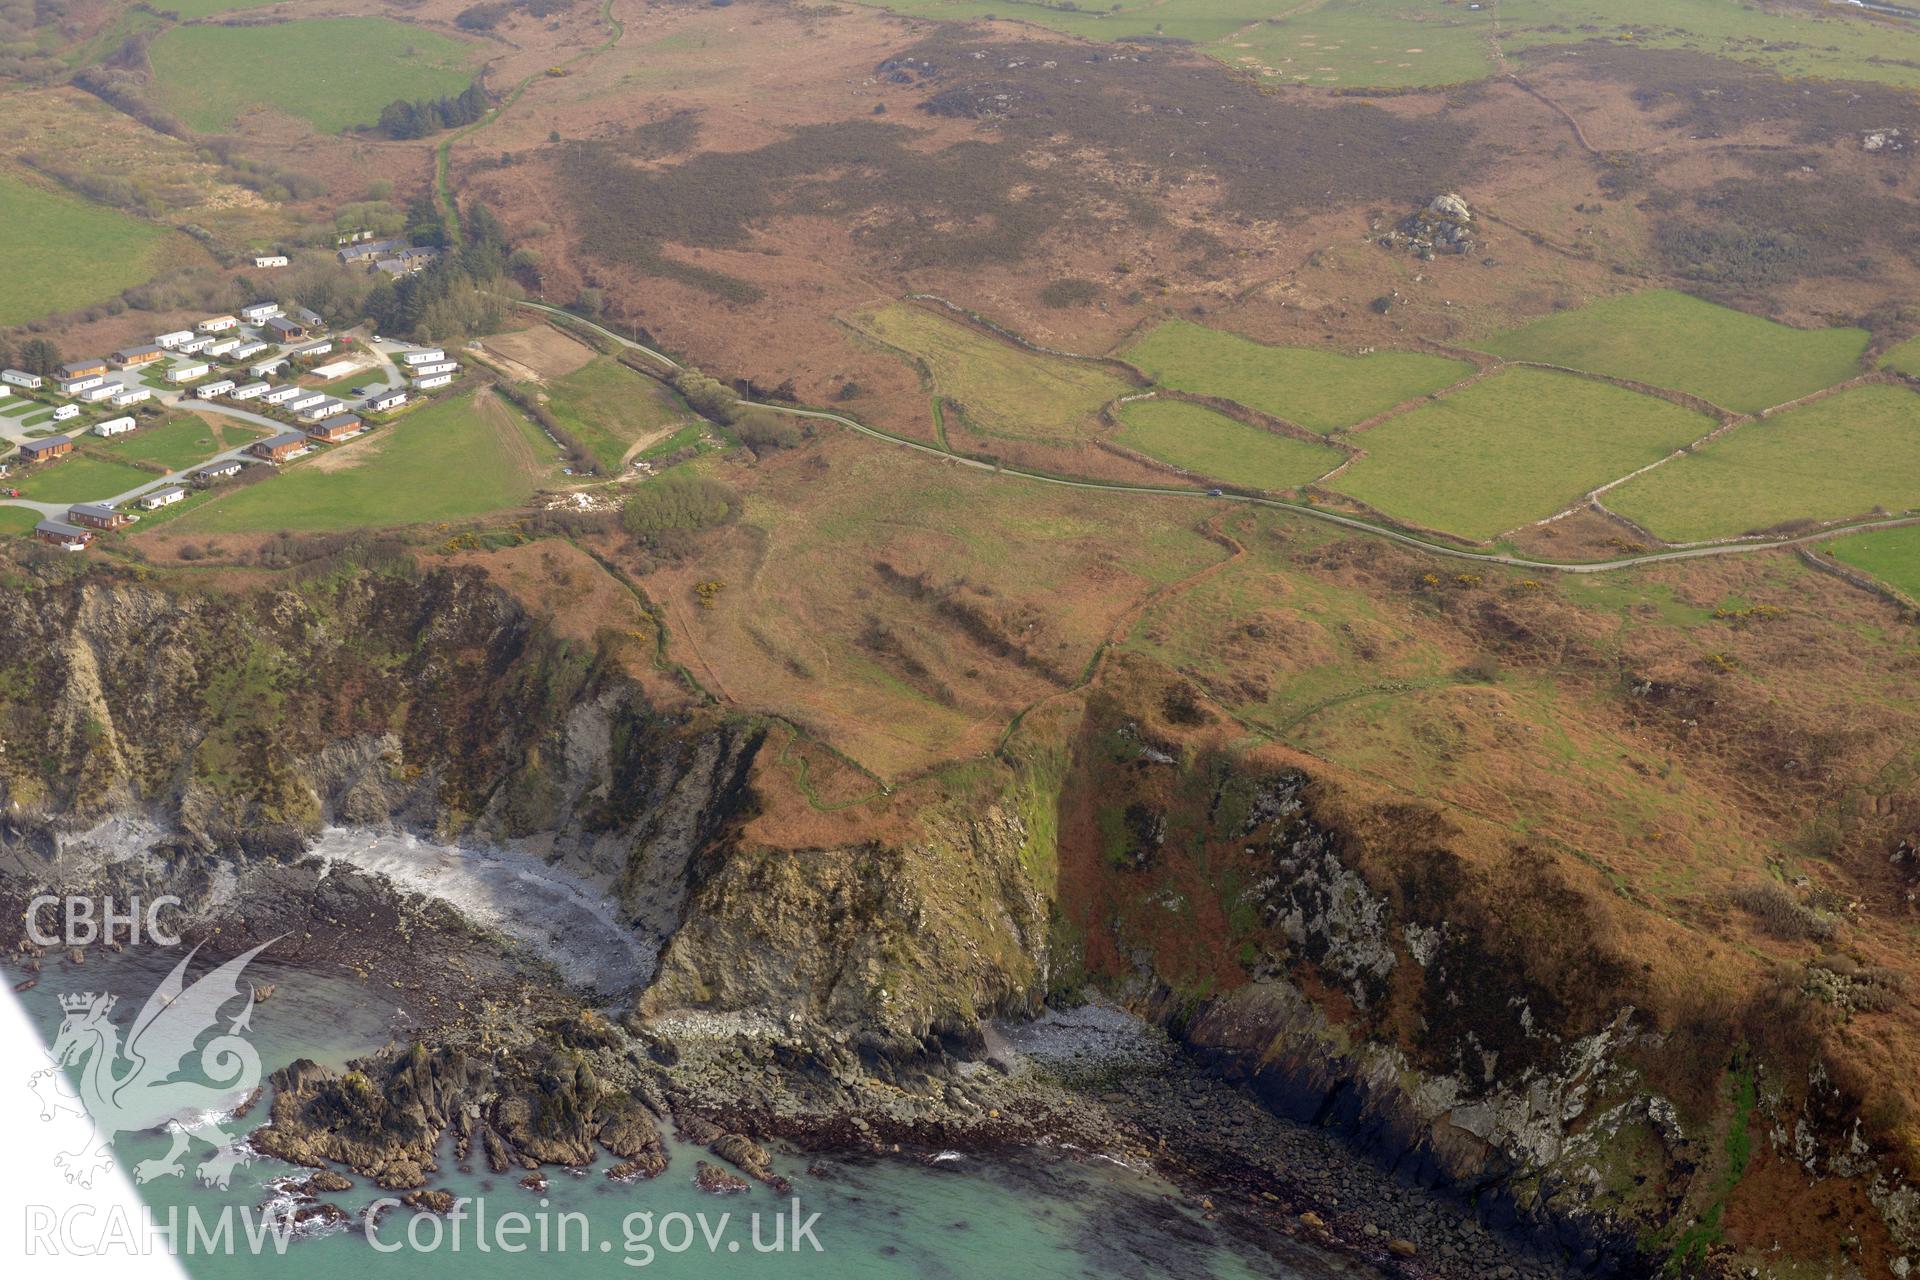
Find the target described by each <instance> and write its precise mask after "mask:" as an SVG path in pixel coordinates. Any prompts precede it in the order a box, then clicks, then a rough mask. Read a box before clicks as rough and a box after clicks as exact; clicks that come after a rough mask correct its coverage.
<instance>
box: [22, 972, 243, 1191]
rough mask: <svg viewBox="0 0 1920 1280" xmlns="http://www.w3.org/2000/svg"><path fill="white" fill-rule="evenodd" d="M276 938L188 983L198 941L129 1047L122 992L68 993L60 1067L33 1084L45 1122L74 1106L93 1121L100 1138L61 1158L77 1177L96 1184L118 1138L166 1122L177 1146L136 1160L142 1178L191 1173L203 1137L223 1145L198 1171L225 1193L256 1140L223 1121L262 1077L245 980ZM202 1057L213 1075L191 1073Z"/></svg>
mask: <svg viewBox="0 0 1920 1280" xmlns="http://www.w3.org/2000/svg"><path fill="white" fill-rule="evenodd" d="M276 941H278V939H272V940H270V941H268V942H263V943H261V944H260V945H259V946H257V947H255V948H254V949H253V950H251V951H248V952H246V953H245V954H243V955H239V956H236V957H234V958H233V959H232V960H229V961H228V962H227V963H225V964H223V965H221V966H220V967H219V968H217V969H215V970H214V971H213V972H211V973H209V974H207V975H206V976H205V977H202V978H201V979H199V980H198V981H197V982H195V983H194V984H193V985H192V986H187V985H186V972H187V966H188V965H189V964H190V963H191V962H192V961H193V957H194V955H195V953H197V952H198V951H199V948H198V947H195V948H194V949H193V951H190V952H188V953H187V955H186V958H185V959H183V960H181V961H180V963H179V964H177V965H175V966H174V968H173V972H172V973H170V974H168V975H167V977H166V979H165V981H163V982H161V984H160V985H159V986H158V987H157V988H155V990H154V992H153V994H152V995H151V996H149V997H147V1002H146V1004H145V1005H143V1006H142V1007H141V1009H140V1014H139V1016H138V1017H136V1018H135V1019H134V1020H133V1024H132V1026H130V1027H129V1028H128V1029H127V1033H126V1043H125V1044H124V1045H123V1044H122V1043H121V1040H120V1028H119V1027H117V1026H115V1025H114V1023H113V1021H112V1019H111V1018H110V1016H109V1015H110V1014H111V1013H112V1012H113V1006H114V1004H115V1002H116V999H117V997H115V996H111V995H107V994H105V993H96V992H92V991H87V992H80V993H76V994H71V995H63V996H61V997H60V1005H61V1008H62V1009H64V1010H65V1011H66V1017H65V1018H64V1019H63V1020H62V1021H61V1023H60V1032H59V1034H58V1035H57V1036H55V1037H54V1041H53V1051H52V1057H53V1065H52V1066H50V1067H47V1068H46V1069H44V1070H42V1071H37V1072H35V1073H34V1074H33V1076H32V1077H31V1078H30V1079H29V1081H28V1083H29V1085H30V1086H31V1087H32V1088H33V1089H34V1090H35V1092H37V1093H38V1094H39V1095H40V1118H41V1119H42V1120H51V1119H52V1118H53V1114H54V1112H55V1110H66V1111H73V1112H76V1113H78V1114H80V1115H82V1116H84V1117H87V1118H89V1119H91V1120H92V1122H93V1135H92V1137H91V1138H89V1139H88V1140H87V1141H86V1142H84V1143H82V1144H81V1146H80V1149H79V1150H77V1151H70V1152H66V1153H64V1154H62V1155H60V1156H58V1157H56V1158H55V1160H54V1164H55V1165H56V1166H57V1167H58V1168H60V1169H63V1170H64V1171H65V1173H66V1178H67V1181H69V1182H72V1183H75V1184H77V1185H79V1186H82V1187H91V1186H92V1185H93V1179H94V1177H95V1176H96V1175H97V1174H99V1173H100V1172H102V1171H103V1170H106V1169H109V1168H111V1167H112V1166H113V1141H114V1139H115V1138H117V1137H118V1136H119V1135H120V1134H123V1133H137V1132H145V1131H151V1130H154V1129H160V1128H165V1129H166V1130H167V1132H168V1133H169V1134H170V1135H171V1137H172V1146H171V1148H170V1149H169V1150H168V1151H167V1153H166V1154H165V1155H163V1156H160V1157H159V1158H157V1159H153V1160H142V1161H140V1162H139V1163H137V1164H135V1165H134V1166H133V1171H132V1172H133V1176H134V1179H135V1180H136V1181H139V1182H151V1181H152V1180H153V1179H155V1178H164V1177H178V1176H181V1175H182V1174H183V1173H184V1172H185V1169H184V1167H183V1165H182V1164H181V1157H182V1156H184V1155H186V1154H187V1152H188V1151H189V1149H191V1147H192V1145H193V1143H194V1141H195V1140H198V1141H200V1142H202V1143H205V1144H207V1145H208V1146H211V1147H212V1148H213V1152H212V1154H211V1155H209V1156H208V1157H207V1158H206V1159H205V1160H204V1161H202V1162H201V1164H200V1165H199V1167H198V1169H197V1170H196V1172H197V1173H198V1175H199V1179H200V1181H201V1182H203V1183H205V1184H206V1185H208V1186H210V1187H218V1188H221V1189H222V1190H224V1189H225V1188H226V1186H227V1183H228V1180H229V1179H231V1178H232V1177H233V1171H234V1169H235V1168H236V1167H238V1166H239V1165H242V1164H246V1163H247V1162H248V1161H249V1160H251V1159H252V1153H251V1152H250V1151H249V1150H248V1149H247V1147H246V1146H245V1145H244V1144H242V1143H240V1142H238V1141H236V1140H235V1139H234V1138H232V1137H230V1136H229V1135H228V1134H227V1132H226V1131H225V1130H224V1129H222V1128H221V1127H220V1126H221V1123H222V1122H223V1121H224V1120H226V1118H227V1113H228V1112H230V1111H231V1110H232V1108H233V1107H234V1106H235V1105H237V1104H238V1103H239V1102H241V1101H242V1100H243V1099H245V1098H246V1097H248V1096H249V1095H250V1094H252V1092H253V1091H254V1089H255V1088H257V1087H258V1086H259V1084H260V1055H259V1053H258V1052H256V1051H255V1049H254V1047H253V1045H252V1044H250V1043H249V1042H248V1041H247V1040H246V1038H245V1035H244V1033H245V1032H248V1031H250V1030H251V1029H252V1018H253V1004H254V988H253V985H252V984H251V983H245V984H243V983H242V981H241V974H242V972H243V971H244V970H245V969H246V967H247V963H248V962H249V961H250V960H252V959H253V958H254V957H255V956H257V955H259V954H260V953H261V952H262V951H264V950H266V949H267V948H268V947H270V946H272V945H273V943H274V942H276ZM243 995H244V996H245V998H246V1005H245V1007H244V1008H242V1009H241V1010H240V1011H239V1012H238V1013H235V1014H232V1015H231V1021H230V1022H228V1023H227V1026H226V1029H225V1030H224V1031H222V1030H221V1029H220V1020H221V1016H222V1014H221V1011H222V1010H223V1009H225V1008H226V1007H227V1005H228V1004H229V1003H231V1002H232V1001H235V1000H238V999H239V998H241V997H242V996H243ZM209 1032H211V1033H213V1034H212V1035H211V1036H210V1037H209V1035H208V1033H209ZM203 1040H204V1041H205V1043H204V1044H203V1043H201V1042H202V1041H203ZM196 1064H197V1067H198V1074H199V1075H201V1076H203V1077H204V1079H200V1080H196V1079H191V1078H185V1077H187V1076H188V1074H189V1073H191V1072H192V1071H193V1070H194V1067H195V1065H196ZM69 1067H78V1069H79V1077H78V1078H79V1089H78V1091H77V1092H76V1091H75V1090H74V1089H73V1088H72V1087H71V1086H70V1084H69V1083H68V1076H67V1068H69Z"/></svg>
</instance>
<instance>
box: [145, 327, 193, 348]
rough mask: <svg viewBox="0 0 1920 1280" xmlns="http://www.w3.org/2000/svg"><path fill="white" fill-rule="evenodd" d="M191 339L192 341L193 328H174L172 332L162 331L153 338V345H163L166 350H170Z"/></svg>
mask: <svg viewBox="0 0 1920 1280" xmlns="http://www.w3.org/2000/svg"><path fill="white" fill-rule="evenodd" d="M192 341H193V330H191V329H175V330H174V331H173V332H172V333H163V334H161V335H160V336H159V337H157V338H155V339H154V340H153V345H154V346H156V347H165V348H166V349H167V350H169V351H172V350H173V349H174V348H176V347H178V346H179V345H180V344H181V343H183V342H192Z"/></svg>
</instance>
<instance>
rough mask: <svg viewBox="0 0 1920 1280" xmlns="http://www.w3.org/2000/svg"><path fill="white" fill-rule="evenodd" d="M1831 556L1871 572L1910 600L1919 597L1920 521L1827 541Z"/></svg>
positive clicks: (1918, 598) (1919, 598)
mask: <svg viewBox="0 0 1920 1280" xmlns="http://www.w3.org/2000/svg"><path fill="white" fill-rule="evenodd" d="M1827 550H1829V551H1831V552H1833V554H1834V558H1835V559H1837V560H1840V561H1842V562H1843V563H1845V564H1850V565H1852V566H1853V567H1854V568H1856V569H1860V570H1864V571H1865V572H1867V573H1870V574H1872V575H1873V576H1874V577H1876V578H1878V579H1880V581H1882V582H1884V583H1886V584H1887V585H1888V586H1890V587H1892V588H1893V589H1894V590H1896V591H1898V592H1901V593H1902V594H1904V595H1905V596H1906V597H1907V599H1909V600H1920V525H1909V526H1907V527H1906V528H1904V529H1879V530H1876V531H1874V532H1873V533H1860V534H1855V535H1854V536H1853V537H1851V538H1840V539H1837V540H1835V541H1833V542H1829V543H1828V544H1827Z"/></svg>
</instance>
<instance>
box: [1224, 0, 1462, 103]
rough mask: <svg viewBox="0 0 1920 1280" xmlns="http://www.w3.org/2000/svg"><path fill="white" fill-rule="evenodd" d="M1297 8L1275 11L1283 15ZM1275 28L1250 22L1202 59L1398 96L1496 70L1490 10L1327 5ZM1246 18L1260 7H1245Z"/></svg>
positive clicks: (1417, 3) (1358, 1)
mask: <svg viewBox="0 0 1920 1280" xmlns="http://www.w3.org/2000/svg"><path fill="white" fill-rule="evenodd" d="M1294 7H1295V6H1284V5H1283V6H1276V7H1275V11H1276V12H1278V11H1281V10H1284V9H1287V8H1294ZM1299 7H1300V8H1302V9H1303V10H1304V11H1303V12H1300V13H1298V14H1297V15H1296V16H1293V17H1289V18H1287V19H1286V20H1284V21H1281V22H1272V23H1250V25H1249V26H1247V27H1246V28H1245V29H1243V30H1240V31H1238V32H1236V33H1234V35H1232V36H1231V37H1230V38H1228V39H1227V40H1225V41H1223V42H1220V43H1216V44H1213V45H1211V46H1210V47H1209V48H1208V49H1207V52H1208V53H1211V54H1212V55H1213V56H1215V57H1216V58H1220V59H1222V60H1224V61H1226V62H1230V63H1233V64H1235V65H1237V66H1242V67H1247V68H1250V69H1252V70H1254V71H1257V72H1259V73H1260V74H1262V75H1263V76H1268V77H1274V78H1278V79H1281V80H1286V81H1292V82H1296V83H1299V84H1314V85H1354V86H1364V87H1368V88H1385V89H1396V88H1405V87H1408V86H1412V85H1436V84H1461V83H1465V82H1467V81H1471V80H1479V79H1483V78H1485V77H1486V76H1488V75H1491V74H1492V73H1493V71H1494V62H1493V46H1492V44H1491V43H1490V41H1489V37H1490V36H1491V34H1492V31H1493V18H1494V6H1492V5H1486V6H1483V7H1482V8H1481V9H1480V10H1479V11H1478V12H1475V11H1472V10H1469V9H1468V8H1467V6H1466V5H1465V4H1446V3H1442V2H1441V0H1325V2H1324V3H1322V4H1320V5H1317V6H1315V7H1313V8H1311V9H1306V8H1305V6H1299ZM1243 8H1244V10H1245V11H1246V12H1247V13H1248V15H1249V17H1250V19H1251V18H1263V17H1266V16H1267V13H1266V12H1264V9H1265V6H1261V5H1257V4H1247V5H1244V6H1243Z"/></svg>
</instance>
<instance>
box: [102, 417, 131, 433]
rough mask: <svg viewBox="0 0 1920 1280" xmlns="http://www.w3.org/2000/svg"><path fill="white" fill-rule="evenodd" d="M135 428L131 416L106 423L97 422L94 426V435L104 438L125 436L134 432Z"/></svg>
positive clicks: (109, 419)
mask: <svg viewBox="0 0 1920 1280" xmlns="http://www.w3.org/2000/svg"><path fill="white" fill-rule="evenodd" d="M133 427H134V422H133V418H132V417H131V416H128V417H125V418H108V419H107V420H106V421H105V422H96V423H94V424H93V434H95V435H97V436H102V437H105V436H123V435H125V434H126V433H127V432H129V431H131V430H133Z"/></svg>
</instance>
